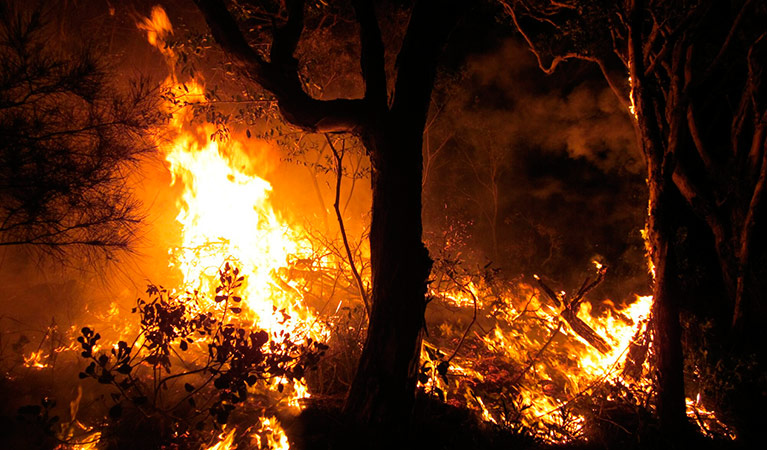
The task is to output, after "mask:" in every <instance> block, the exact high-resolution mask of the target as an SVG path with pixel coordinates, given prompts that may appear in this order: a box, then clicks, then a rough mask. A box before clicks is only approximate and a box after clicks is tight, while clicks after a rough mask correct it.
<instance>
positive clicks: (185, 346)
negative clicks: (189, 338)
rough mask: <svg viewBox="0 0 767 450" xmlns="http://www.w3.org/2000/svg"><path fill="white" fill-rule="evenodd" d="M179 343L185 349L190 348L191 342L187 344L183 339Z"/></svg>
mask: <svg viewBox="0 0 767 450" xmlns="http://www.w3.org/2000/svg"><path fill="white" fill-rule="evenodd" d="M178 345H179V347H181V350H183V351H187V350H188V349H189V344H187V343H186V341H181V342H180V343H179V344H178Z"/></svg>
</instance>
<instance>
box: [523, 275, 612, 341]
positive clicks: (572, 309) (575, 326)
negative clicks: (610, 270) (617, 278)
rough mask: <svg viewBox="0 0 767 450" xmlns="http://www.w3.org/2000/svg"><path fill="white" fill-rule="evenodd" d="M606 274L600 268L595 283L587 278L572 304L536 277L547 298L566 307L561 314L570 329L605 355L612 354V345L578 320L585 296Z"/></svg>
mask: <svg viewBox="0 0 767 450" xmlns="http://www.w3.org/2000/svg"><path fill="white" fill-rule="evenodd" d="M605 272H606V268H605V267H603V266H598V267H597V277H596V278H595V279H594V280H593V281H591V280H589V279H588V278H587V279H586V280H585V281H584V282H583V284H582V285H581V288H580V289H578V292H576V294H575V296H574V297H573V299H572V300H571V301H570V302H567V301H566V299H565V297H564V296H562V297H560V296H558V295H557V294H555V293H554V291H553V290H552V289H551V288H550V287H548V286H547V285H546V283H544V282H543V280H541V278H540V277H539V276H538V275H534V278H535V281H537V282H538V286H540V288H541V290H542V291H543V292H544V293H545V294H546V296H547V297H549V298H550V299H551V301H552V302H554V304H555V305H556V306H558V307H559V306H564V309H563V310H562V312H561V313H560V314H561V315H562V318H563V319H565V320H566V321H567V323H568V325H570V328H572V330H573V331H575V332H576V333H577V334H578V336H580V337H582V338H583V339H585V340H586V342H588V343H589V344H591V346H592V347H594V348H595V349H597V350H599V352H600V353H602V354H603V355H606V354H608V353H610V351H611V350H612V349H611V348H610V344H608V343H607V341H605V340H604V339H603V338H602V336H600V335H599V334H598V333H597V332H596V331H594V330H593V329H592V328H591V327H590V326H588V325H587V324H586V322H584V321H582V320H581V319H579V318H578V310H577V309H578V306H579V305H580V304H581V302H583V300H584V297H585V295H586V294H587V293H589V292H590V291H591V290H592V289H594V288H595V287H597V286H598V285H599V283H601V282H602V280H603V279H604V275H605Z"/></svg>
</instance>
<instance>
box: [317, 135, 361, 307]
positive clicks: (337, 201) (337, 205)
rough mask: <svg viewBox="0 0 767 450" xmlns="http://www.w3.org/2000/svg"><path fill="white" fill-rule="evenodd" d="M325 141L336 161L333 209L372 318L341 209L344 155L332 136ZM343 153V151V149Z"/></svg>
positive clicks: (358, 284) (348, 256)
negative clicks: (331, 138)
mask: <svg viewBox="0 0 767 450" xmlns="http://www.w3.org/2000/svg"><path fill="white" fill-rule="evenodd" d="M325 140H327V141H328V145H329V146H330V150H331V151H332V152H333V156H334V157H335V159H336V164H337V167H336V197H335V201H334V202H333V209H335V211H336V218H337V219H338V227H339V228H340V230H341V237H342V238H343V241H344V248H345V249H346V256H347V258H349V266H350V267H351V269H352V274H353V275H354V279H355V280H356V281H357V287H358V288H359V290H360V296H361V297H362V301H363V303H364V304H365V313H366V314H367V316H368V317H370V303H369V302H368V295H367V291H366V290H365V284H364V283H363V282H362V277H361V276H360V273H359V272H358V271H357V265H356V264H354V256H353V255H352V250H351V247H349V239H348V238H347V236H346V226H345V225H344V218H343V215H342V214H341V208H340V198H341V181H342V177H343V153H339V152H338V150H336V147H335V146H334V145H333V142H332V141H331V140H330V136H329V135H328V134H327V133H325ZM341 150H342V152H343V149H341Z"/></svg>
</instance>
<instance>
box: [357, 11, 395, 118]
mask: <svg viewBox="0 0 767 450" xmlns="http://www.w3.org/2000/svg"><path fill="white" fill-rule="evenodd" d="M353 5H354V12H355V15H356V16H357V22H359V24H360V43H361V47H362V54H361V55H360V64H361V66H362V79H363V80H364V81H365V100H366V101H367V102H368V104H369V105H370V107H371V108H372V109H373V111H376V112H382V111H385V109H386V107H387V100H388V99H387V93H386V69H385V63H384V45H383V40H382V39H381V30H380V29H379V27H378V19H377V18H376V13H375V5H374V4H373V2H371V1H369V0H355V1H354V2H353Z"/></svg>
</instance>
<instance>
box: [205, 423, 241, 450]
mask: <svg viewBox="0 0 767 450" xmlns="http://www.w3.org/2000/svg"><path fill="white" fill-rule="evenodd" d="M236 431H237V430H236V429H234V428H233V429H232V430H231V431H229V432H227V431H222V432H221V434H219V435H218V442H216V443H215V444H213V445H211V446H210V447H208V448H207V449H205V450H230V449H231V448H232V444H233V443H234V433H235V432H236Z"/></svg>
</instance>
